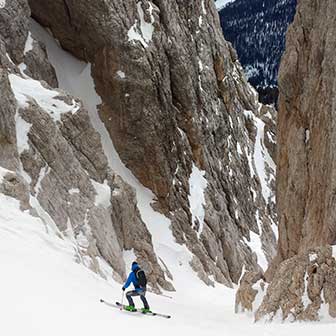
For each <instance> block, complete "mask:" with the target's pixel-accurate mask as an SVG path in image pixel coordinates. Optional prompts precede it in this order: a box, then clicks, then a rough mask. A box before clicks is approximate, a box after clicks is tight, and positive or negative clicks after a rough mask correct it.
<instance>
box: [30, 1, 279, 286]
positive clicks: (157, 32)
mask: <svg viewBox="0 0 336 336" xmlns="http://www.w3.org/2000/svg"><path fill="white" fill-rule="evenodd" d="M29 4H30V6H31V10H32V15H33V17H34V18H35V19H36V20H37V21H39V22H40V23H41V24H42V25H44V26H45V27H48V28H50V30H51V31H52V33H53V34H54V36H55V37H56V38H57V39H58V40H59V42H60V44H61V45H62V47H63V48H64V49H66V50H68V51H70V52H71V53H72V54H73V55H75V56H76V57H78V58H80V59H83V60H85V61H89V62H91V63H92V65H93V67H92V69H93V73H92V74H93V77H94V80H95V84H96V90H97V92H98V94H99V95H100V97H101V99H102V105H101V107H100V116H101V119H102V120H103V122H104V124H105V126H106V128H107V129H108V131H109V133H110V136H111V138H112V140H113V143H114V145H115V147H116V149H117V151H118V153H119V155H120V157H121V159H122V160H123V162H124V163H125V164H126V166H127V167H128V168H129V169H130V170H131V171H132V172H133V174H134V175H135V176H136V177H137V178H138V180H139V181H140V182H141V183H142V184H143V185H144V186H146V187H148V188H150V189H151V190H152V191H153V193H154V194H155V196H156V198H157V203H156V204H155V208H156V209H157V210H159V211H160V212H162V213H164V214H165V215H166V216H167V217H168V218H169V219H170V220H171V222H172V231H173V234H174V237H175V239H176V241H177V242H178V243H180V244H185V245H186V246H187V247H188V249H189V250H190V251H191V252H192V253H193V255H194V258H193V262H192V267H193V268H194V269H195V270H196V272H197V273H198V274H199V275H200V276H201V278H203V279H204V281H205V282H206V283H209V284H210V283H211V279H210V278H209V276H213V277H214V279H215V280H216V281H219V282H221V283H224V284H226V285H228V286H231V285H232V282H235V283H237V282H238V280H239V278H240V275H241V272H242V268H243V265H245V266H246V268H247V269H249V270H253V271H258V270H259V266H258V262H259V263H260V264H263V266H264V267H266V264H267V261H266V260H268V261H270V260H271V259H272V258H273V257H274V254H275V244H276V238H275V235H274V231H273V230H274V229H275V228H276V214H275V212H274V190H273V189H272V185H273V184H274V173H275V172H274V170H275V165H274V163H273V161H272V159H271V157H272V156H273V154H268V151H269V150H270V151H271V152H274V140H275V131H274V120H273V121H272V120H271V118H270V119H269V120H268V119H267V117H266V115H271V116H272V115H274V111H273V109H272V108H271V107H262V106H261V105H260V104H259V103H258V97H257V94H256V93H255V91H254V90H253V89H252V88H251V87H250V86H249V85H248V84H247V81H246V79H245V76H244V74H243V70H242V68H241V66H240V64H239V62H238V61H237V55H236V53H235V51H234V50H233V48H232V46H231V45H230V44H229V43H227V42H226V41H225V40H224V38H223V36H222V31H221V28H220V24H219V20H218V14H217V11H216V8H215V6H214V4H213V2H212V1H204V0H199V1H187V2H183V3H182V2H181V1H177V0H172V1H161V0H153V1H148V0H142V1H138V2H135V1H133V0H125V1H122V2H121V1H116V0H112V1H109V2H106V1H102V0H99V1H88V0H86V1H83V0H77V1H69V0H68V1H66V2H65V1H62V0H55V1H48V2H45V1H42V0H30V1H29ZM144 27H145V28H144ZM267 111H269V113H268V112H267ZM264 117H265V118H266V119H267V122H266V121H263V120H266V119H265V118H264ZM272 122H273V125H272ZM269 138H271V139H272V140H271V141H269V140H268V139H269ZM273 157H274V156H273ZM202 172H204V174H205V179H206V183H207V187H206V189H205V191H204V200H205V201H204V203H203V204H199V205H198V207H197V208H202V207H204V216H200V218H195V215H194V213H193V210H192V209H191V208H192V204H191V198H192V197H191V196H190V195H191V194H192V185H191V183H190V178H191V177H192V176H193V174H198V175H201V174H203V173H202ZM203 217H204V218H203ZM251 240H258V241H259V243H258V244H259V245H260V249H259V252H258V254H259V255H258V256H257V255H256V254H254V251H252V249H251V247H250V245H251V246H255V245H252V243H251Z"/></svg>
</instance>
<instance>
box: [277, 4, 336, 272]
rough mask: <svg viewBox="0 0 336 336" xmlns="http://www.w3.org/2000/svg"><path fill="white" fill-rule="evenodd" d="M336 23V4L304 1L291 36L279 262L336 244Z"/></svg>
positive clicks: (284, 72) (281, 116) (282, 121)
mask: <svg viewBox="0 0 336 336" xmlns="http://www.w3.org/2000/svg"><path fill="white" fill-rule="evenodd" d="M335 20H336V3H335V1H333V0H326V1H318V0H312V1H311V0H302V1H299V2H298V7H297V14H296V17H295V20H294V23H293V24H292V25H291V27H290V28H289V30H288V33H287V46H286V52H285V54H284V56H283V59H282V64H281V69H280V75H279V76H280V77H279V83H280V85H279V86H280V99H279V113H278V127H277V128H278V129H277V135H278V163H277V164H278V175H277V207H278V217H279V247H278V257H277V260H276V263H279V262H281V261H282V260H286V259H287V258H290V257H292V256H294V255H296V254H297V253H300V252H302V251H304V250H306V249H307V248H309V247H314V246H320V245H324V244H327V243H329V244H334V243H335V242H336V225H335V223H336V221H335V218H336V207H335V195H334V190H335V185H336V179H335V169H334V163H335V158H334V152H335V143H336V142H335V136H336V132H335V128H334V127H333V125H334V121H335V117H336V111H335V104H334V103H333V102H334V100H335V96H336V89H335V88H336V85H335V84H336V58H335V53H334V51H335V48H336V26H335ZM275 268H276V267H275Z"/></svg>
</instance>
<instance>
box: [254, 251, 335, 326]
mask: <svg viewBox="0 0 336 336" xmlns="http://www.w3.org/2000/svg"><path fill="white" fill-rule="evenodd" d="M335 278H336V259H335V258H334V257H333V256H332V248H331V247H330V246H327V247H321V248H315V249H311V250H310V251H308V252H306V253H304V254H300V255H297V256H295V257H293V258H290V259H288V260H286V261H284V262H283V263H282V264H281V265H280V267H279V269H278V270H277V273H276V274H275V277H274V280H273V281H272V283H271V284H270V286H269V287H268V290H267V294H266V295H265V297H264V299H263V302H262V304H261V306H260V307H259V309H258V310H257V312H256V315H255V318H256V321H258V320H260V319H262V318H264V319H266V320H273V319H274V317H275V316H278V317H280V318H282V319H283V320H286V319H288V320H291V321H300V320H301V321H302V320H305V321H318V320H319V319H320V317H321V315H322V314H324V313H325V311H326V312H328V313H329V315H330V316H332V317H334V318H335V317H336V286H335V283H336V282H335V280H336V279H335Z"/></svg>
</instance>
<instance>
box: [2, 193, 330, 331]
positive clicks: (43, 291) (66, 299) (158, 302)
mask: <svg viewBox="0 0 336 336" xmlns="http://www.w3.org/2000/svg"><path fill="white" fill-rule="evenodd" d="M166 258H167V260H168V261H169V262H170V265H172V264H174V265H175V266H174V267H173V268H172V270H171V271H172V273H173V275H174V277H175V282H174V284H175V286H176V288H177V292H176V293H173V294H169V295H172V296H173V299H168V298H165V297H161V296H158V295H154V294H151V293H148V295H147V297H148V300H149V302H150V304H151V306H152V309H153V310H157V311H160V312H163V313H169V314H171V315H172V318H171V319H170V320H166V319H162V318H159V317H152V316H143V315H140V314H133V315H132V313H128V312H124V311H119V310H117V309H114V308H110V307H108V306H106V305H104V304H102V303H100V302H99V299H100V298H104V299H105V300H107V301H110V302H114V301H115V300H119V301H120V296H121V290H120V289H121V285H120V284H118V283H115V282H113V281H112V280H111V279H110V280H109V281H106V280H103V279H102V278H100V277H99V276H97V275H96V274H94V273H92V272H91V271H89V270H88V269H87V268H85V267H84V266H82V265H81V264H77V263H76V262H75V260H76V251H75V248H74V246H73V245H72V243H71V241H70V240H62V239H60V238H58V237H57V236H56V235H50V234H49V233H47V232H46V227H45V225H44V224H43V222H42V221H41V220H40V219H38V218H34V217H32V216H30V215H29V214H28V213H24V212H21V211H20V210H19V203H18V201H16V200H14V199H12V198H9V197H6V196H3V195H0V265H1V286H0V298H1V304H0V316H1V324H0V331H1V334H2V335H6V336H22V335H25V336H46V335H48V336H59V335H65V336H68V335H81V336H92V335H107V334H111V335H112V334H113V335H115V334H122V333H123V334H125V333H126V332H127V333H128V334H142V333H146V335H149V336H154V335H155V336H157V335H161V336H165V335H169V336H171V335H174V334H175V335H184V334H190V335H194V336H198V335H199V336H204V335H206V336H212V335H237V336H240V335H241V336H246V335H252V336H253V335H258V336H260V335H269V336H273V335H274V336H278V335H279V336H282V335H286V336H288V335H292V334H294V333H298V334H301V333H302V334H304V335H305V336H309V335H316V333H317V332H319V333H329V334H331V333H333V331H334V328H335V325H334V324H332V323H329V324H328V323H325V324H322V323H299V324H289V323H285V324H280V323H279V322H274V323H272V324H264V323H257V324H254V323H253V322H252V319H251V317H250V316H248V315H236V314H234V312H233V308H234V290H232V289H228V288H225V287H223V286H216V287H215V288H212V287H207V286H205V285H204V284H203V283H202V282H201V281H200V280H199V279H198V278H197V277H196V276H195V274H194V273H193V272H192V271H191V269H190V268H189V266H188V263H187V262H186V261H185V259H184V256H183V254H180V252H179V251H176V252H175V253H171V251H170V252H169V253H167V255H166ZM136 303H139V300H138V299H136Z"/></svg>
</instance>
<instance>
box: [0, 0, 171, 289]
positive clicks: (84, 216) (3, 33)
mask: <svg viewBox="0 0 336 336" xmlns="http://www.w3.org/2000/svg"><path fill="white" fill-rule="evenodd" d="M23 9H27V10H23ZM29 13H30V12H29V9H28V6H27V4H26V3H25V2H24V1H20V2H17V1H12V2H11V3H8V7H5V10H3V9H1V11H0V15H5V16H4V20H5V22H7V24H9V23H10V22H12V21H13V22H15V23H16V26H15V25H13V26H12V25H9V26H8V27H7V26H6V27H2V26H1V25H0V78H1V81H0V89H1V95H0V147H1V151H0V153H1V154H0V192H1V193H3V194H5V195H7V196H10V197H14V198H17V199H19V200H20V201H21V208H22V210H29V211H30V212H31V213H32V214H33V215H35V216H39V217H40V218H41V219H42V220H43V222H44V223H45V225H46V230H47V231H50V230H53V231H55V233H56V234H57V235H58V236H59V237H60V238H62V239H68V240H70V241H71V243H72V244H73V246H74V250H75V252H76V260H77V261H78V262H81V263H83V264H84V265H86V266H88V267H90V268H91V269H92V270H93V271H95V272H97V273H100V274H101V275H103V276H104V275H105V274H104V267H103V268H102V267H101V262H102V259H104V260H105V261H106V262H107V263H108V264H109V265H110V266H111V267H112V270H113V271H114V275H115V278H116V279H117V280H120V281H121V280H122V279H123V278H125V276H126V272H125V264H124V259H123V250H124V249H131V248H134V249H135V250H136V256H137V257H139V258H140V259H141V258H143V259H145V260H146V266H147V268H148V269H149V272H148V273H149V282H150V284H152V285H153V286H154V287H155V286H156V290H160V288H159V287H158V286H157V284H159V285H160V286H161V287H162V288H165V289H170V290H172V289H173V286H172V285H171V284H170V283H169V282H168V281H166V279H165V274H164V272H163V271H162V270H161V268H160V266H159V264H158V260H157V258H156V256H155V253H154V250H153V245H152V241H151V235H150V233H149V232H148V230H147V228H146V226H145V224H144V223H143V222H142V220H141V217H140V214H139V211H138V209H137V206H136V200H135V196H134V192H133V191H132V190H131V189H130V187H129V186H128V185H127V184H125V183H124V182H123V181H122V180H121V179H120V178H119V177H118V176H117V175H116V174H115V173H114V172H112V171H111V170H110V168H109V166H108V162H107V158H106V156H105V154H104V152H103V149H102V144H101V139H100V136H99V134H98V133H97V132H96V131H95V129H94V128H93V126H92V125H91V122H90V118H89V115H88V112H87V111H86V110H85V109H84V108H83V105H82V103H81V101H79V100H78V99H76V98H75V97H72V96H70V95H68V94H67V93H66V92H64V91H62V90H59V89H55V88H52V87H50V86H49V85H48V83H49V84H51V85H57V80H56V77H55V72H54V70H53V68H52V66H51V65H50V63H49V61H48V59H47V55H46V52H45V50H44V48H43V46H41V45H40V44H39V43H37V41H35V40H34V39H33V37H32V36H31V34H30V33H29V32H28V24H27V23H28V20H29ZM6 15H7V16H6ZM2 23H3V21H1V24H2ZM16 29H17V30H16ZM23 37H24V40H23ZM9 50H10V51H11V52H9ZM47 82H48V83H47ZM117 191H118V192H117ZM114 197H116V198H115V199H114ZM113 210H118V211H119V213H112V211H113ZM120 225H122V226H123V230H124V231H125V232H130V231H131V230H132V229H134V228H135V227H136V228H137V231H138V236H137V237H136V238H137V245H136V244H135V241H130V242H127V243H125V239H124V237H119V236H118V234H117V231H118V229H119V227H120ZM134 238H135V237H134Z"/></svg>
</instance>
